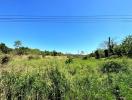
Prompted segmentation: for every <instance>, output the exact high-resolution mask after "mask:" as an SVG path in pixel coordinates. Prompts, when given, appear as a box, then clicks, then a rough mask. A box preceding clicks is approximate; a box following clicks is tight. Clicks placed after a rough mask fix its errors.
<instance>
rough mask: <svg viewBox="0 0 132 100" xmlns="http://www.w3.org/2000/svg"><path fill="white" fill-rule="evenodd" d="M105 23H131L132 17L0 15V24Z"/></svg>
mask: <svg viewBox="0 0 132 100" xmlns="http://www.w3.org/2000/svg"><path fill="white" fill-rule="evenodd" d="M106 21H108V22H132V15H90V16H34V15H0V22H47V23H49V22H50V23H89V22H106Z"/></svg>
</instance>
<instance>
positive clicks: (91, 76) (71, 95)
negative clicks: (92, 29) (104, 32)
mask: <svg viewBox="0 0 132 100" xmlns="http://www.w3.org/2000/svg"><path fill="white" fill-rule="evenodd" d="M111 41H112V40H111V39H110V38H109V42H108V44H109V45H108V47H107V48H105V49H98V50H96V51H95V53H91V54H89V55H70V54H69V55H65V54H62V53H59V52H56V51H52V52H50V51H40V50H38V49H31V48H28V47H23V46H22V43H21V41H16V42H15V45H14V46H15V49H11V48H8V47H7V46H6V45H5V44H3V43H1V44H0V51H1V53H0V99H1V100H132V73H131V72H132V59H131V53H132V52H131V51H132V36H128V37H126V38H125V39H124V40H123V42H122V43H121V44H119V45H115V44H114V42H111Z"/></svg>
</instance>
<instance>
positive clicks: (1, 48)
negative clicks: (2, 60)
mask: <svg viewBox="0 0 132 100" xmlns="http://www.w3.org/2000/svg"><path fill="white" fill-rule="evenodd" d="M0 51H2V53H5V54H7V53H8V52H9V48H8V47H7V46H6V45H5V44H4V43H1V44H0Z"/></svg>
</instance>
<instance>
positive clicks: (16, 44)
mask: <svg viewBox="0 0 132 100" xmlns="http://www.w3.org/2000/svg"><path fill="white" fill-rule="evenodd" d="M14 46H15V48H20V47H21V46H22V42H21V41H19V40H17V41H15V42H14Z"/></svg>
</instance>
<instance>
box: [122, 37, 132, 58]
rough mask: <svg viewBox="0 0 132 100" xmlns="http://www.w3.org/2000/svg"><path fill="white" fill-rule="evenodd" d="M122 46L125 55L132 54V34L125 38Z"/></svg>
mask: <svg viewBox="0 0 132 100" xmlns="http://www.w3.org/2000/svg"><path fill="white" fill-rule="evenodd" d="M121 47H122V51H123V54H124V55H132V35H129V36H127V37H126V38H125V39H124V40H123V42H122V44H121Z"/></svg>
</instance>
